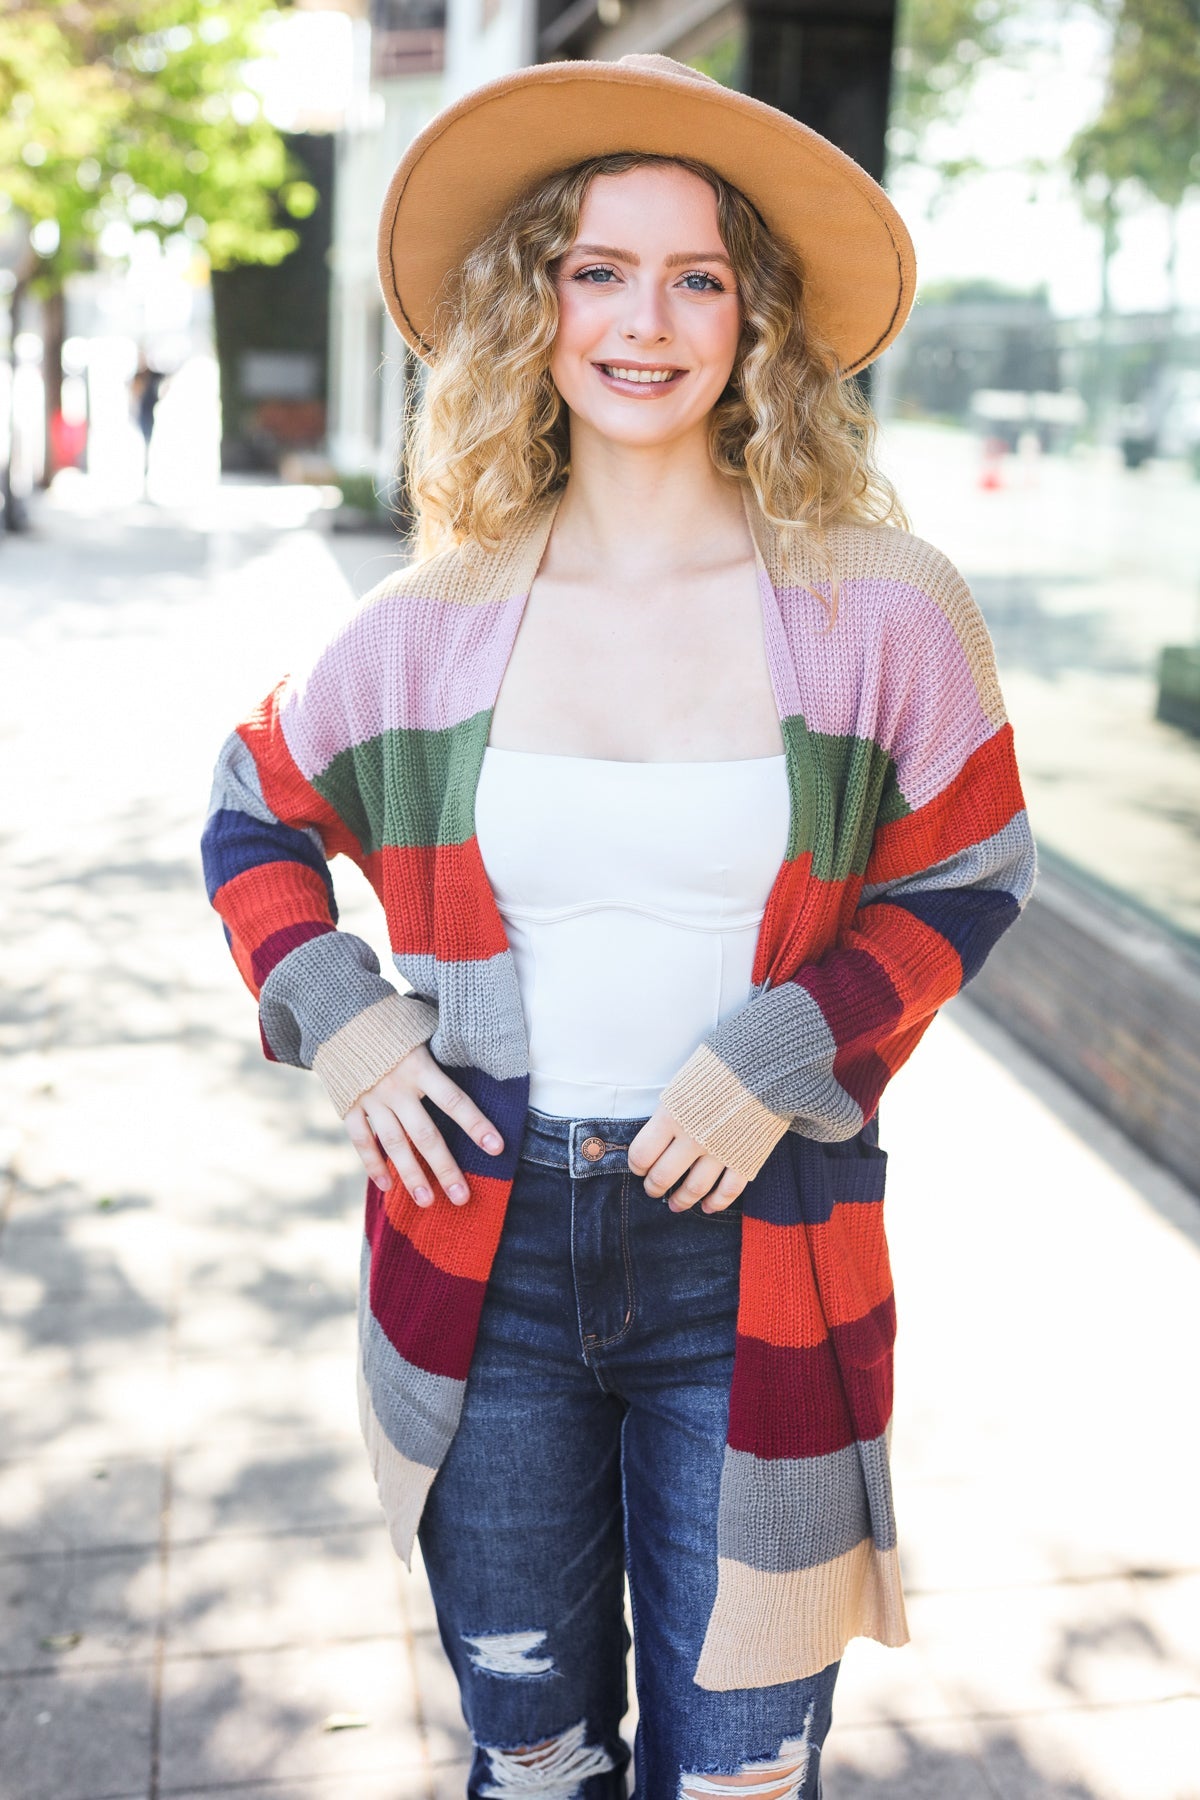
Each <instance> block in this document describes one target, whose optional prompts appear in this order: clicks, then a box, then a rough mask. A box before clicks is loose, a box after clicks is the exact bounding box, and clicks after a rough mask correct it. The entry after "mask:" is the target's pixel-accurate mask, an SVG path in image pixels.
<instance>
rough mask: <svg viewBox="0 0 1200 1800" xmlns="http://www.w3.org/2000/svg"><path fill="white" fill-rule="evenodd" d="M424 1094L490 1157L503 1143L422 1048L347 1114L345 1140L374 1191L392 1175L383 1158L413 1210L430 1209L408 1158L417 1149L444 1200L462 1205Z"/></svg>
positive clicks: (458, 1178)
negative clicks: (414, 1206)
mask: <svg viewBox="0 0 1200 1800" xmlns="http://www.w3.org/2000/svg"><path fill="white" fill-rule="evenodd" d="M423 1094H427V1095H428V1096H429V1098H430V1099H431V1100H432V1101H433V1102H434V1104H435V1105H436V1106H440V1107H441V1109H442V1111H443V1112H444V1113H449V1115H450V1117H451V1118H452V1119H454V1120H455V1121H456V1123H457V1124H459V1125H461V1126H462V1128H463V1130H464V1131H465V1132H466V1133H467V1135H468V1136H469V1137H472V1138H474V1140H475V1142H476V1143H477V1144H478V1145H480V1147H481V1148H482V1149H484V1150H486V1151H488V1152H489V1153H490V1154H491V1155H492V1156H495V1155H496V1154H497V1153H498V1152H499V1151H500V1150H503V1148H504V1140H503V1139H502V1138H501V1136H500V1133H499V1132H498V1131H497V1130H496V1127H495V1126H494V1125H493V1124H492V1122H491V1120H490V1119H486V1118H484V1116H483V1114H482V1113H481V1112H480V1110H479V1108H478V1107H477V1106H476V1104H475V1102H474V1101H473V1100H472V1099H471V1097H470V1095H469V1094H466V1093H464V1092H463V1090H462V1088H460V1087H459V1086H458V1084H457V1083H456V1082H453V1081H451V1079H450V1077H449V1076H448V1075H447V1074H446V1071H445V1070H444V1069H443V1068H442V1066H441V1064H440V1063H439V1062H437V1061H436V1060H435V1059H434V1057H433V1056H431V1055H430V1052H429V1050H428V1049H427V1047H426V1046H425V1045H424V1044H418V1045H417V1047H416V1049H415V1050H410V1051H409V1053H408V1055H407V1056H406V1057H405V1058H404V1060H403V1062H398V1063H397V1064H396V1067H395V1068H394V1069H390V1070H389V1071H388V1073H387V1074H386V1075H385V1076H384V1077H383V1079H382V1080H381V1081H377V1082H376V1083H375V1086H374V1087H373V1088H368V1089H367V1091H366V1093H365V1094H364V1095H363V1096H362V1098H361V1099H360V1100H358V1101H357V1102H356V1103H355V1104H354V1105H353V1106H352V1107H351V1108H350V1111H349V1112H348V1113H347V1114H346V1117H345V1121H344V1123H345V1126H346V1130H347V1131H348V1132H349V1133H350V1141H351V1143H352V1144H353V1145H354V1148H355V1149H356V1150H357V1151H358V1154H359V1156H360V1157H361V1158H362V1164H363V1167H364V1168H365V1169H366V1171H367V1174H368V1175H369V1176H370V1177H371V1180H372V1181H373V1182H374V1183H375V1186H376V1187H377V1188H389V1187H391V1185H392V1177H391V1175H390V1173H389V1171H388V1166H387V1162H386V1160H385V1158H386V1157H389V1156H390V1157H391V1159H392V1164H393V1166H394V1168H395V1170H396V1173H397V1175H398V1176H399V1177H400V1180H401V1181H402V1182H403V1183H404V1185H405V1187H406V1188H407V1189H408V1191H409V1193H410V1194H411V1195H412V1197H413V1199H414V1200H415V1201H416V1203H417V1205H418V1206H432V1205H433V1201H434V1196H433V1194H432V1193H431V1192H430V1189H429V1178H428V1176H427V1175H426V1174H425V1171H424V1170H423V1169H422V1167H421V1165H420V1163H419V1162H418V1161H417V1159H416V1157H415V1156H414V1155H413V1151H414V1150H419V1151H420V1153H421V1155H422V1156H423V1157H424V1158H425V1161H426V1162H427V1163H428V1165H429V1167H430V1168H431V1169H432V1170H433V1173H434V1175H435V1176H436V1177H437V1179H438V1181H439V1182H440V1183H441V1186H442V1189H443V1190H444V1192H445V1194H446V1196H447V1198H448V1199H450V1200H452V1201H453V1202H454V1204H455V1205H456V1206H461V1205H462V1204H463V1202H464V1200H467V1199H468V1198H469V1194H468V1190H467V1184H466V1182H465V1181H464V1180H463V1175H462V1170H461V1169H460V1168H459V1167H458V1165H457V1163H456V1162H455V1160H454V1158H453V1157H452V1156H451V1154H450V1152H449V1150H448V1149H447V1148H446V1142H445V1139H444V1138H443V1137H442V1134H441V1132H440V1131H439V1130H438V1128H437V1126H436V1125H435V1124H434V1122H433V1120H432V1119H431V1118H430V1116H429V1113H428V1111H427V1110H426V1108H425V1107H423V1106H422V1105H421V1097H422V1095H423Z"/></svg>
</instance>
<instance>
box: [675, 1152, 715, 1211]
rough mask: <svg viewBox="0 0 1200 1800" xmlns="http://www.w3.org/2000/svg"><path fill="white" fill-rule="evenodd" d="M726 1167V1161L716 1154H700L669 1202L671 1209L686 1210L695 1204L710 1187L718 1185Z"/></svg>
mask: <svg viewBox="0 0 1200 1800" xmlns="http://www.w3.org/2000/svg"><path fill="white" fill-rule="evenodd" d="M724 1167H725V1165H724V1163H722V1162H718V1161H717V1158H716V1157H715V1156H698V1157H697V1158H696V1160H695V1162H694V1163H693V1164H692V1166H691V1168H690V1169H689V1170H688V1172H687V1175H686V1176H685V1177H684V1180H683V1184H682V1186H680V1187H678V1188H676V1190H675V1192H674V1193H673V1194H672V1195H671V1198H670V1199H669V1200H668V1202H667V1205H668V1206H669V1207H670V1209H671V1211H672V1212H686V1211H687V1209H688V1208H689V1207H690V1206H695V1204H696V1202H697V1201H698V1200H702V1199H703V1198H704V1196H705V1194H707V1193H708V1191H709V1189H710V1188H713V1187H715V1186H716V1184H717V1182H718V1180H719V1179H720V1176H721V1172H722V1170H723V1169H724Z"/></svg>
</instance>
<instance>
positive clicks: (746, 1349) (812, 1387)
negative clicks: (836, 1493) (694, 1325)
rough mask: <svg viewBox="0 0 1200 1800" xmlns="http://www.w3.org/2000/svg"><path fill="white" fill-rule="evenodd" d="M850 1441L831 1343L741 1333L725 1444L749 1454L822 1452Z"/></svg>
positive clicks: (842, 1448) (730, 1395)
mask: <svg viewBox="0 0 1200 1800" xmlns="http://www.w3.org/2000/svg"><path fill="white" fill-rule="evenodd" d="M853 1442H854V1427H853V1425H852V1424H851V1422H850V1413H849V1409H848V1408H847V1406H846V1396H845V1393H844V1391H843V1389H842V1381H841V1376H840V1374H839V1372H838V1366H837V1361H836V1358H835V1357H834V1353H833V1345H832V1344H831V1343H830V1341H829V1339H828V1338H826V1339H824V1340H823V1342H821V1343H819V1344H808V1345H805V1346H804V1347H803V1348H801V1349H788V1348H784V1347H781V1346H779V1345H777V1344H766V1343H764V1342H763V1340H762V1339H761V1338H753V1337H743V1336H742V1335H741V1334H740V1333H739V1335H738V1340H737V1350H736V1353H735V1356H734V1364H733V1384H732V1387H731V1388H730V1393H729V1447H730V1449H731V1450H748V1451H750V1452H751V1454H752V1455H754V1456H765V1457H797V1456H827V1455H828V1454H829V1453H830V1451H833V1450H844V1449H845V1448H846V1445H847V1444H852V1443H853Z"/></svg>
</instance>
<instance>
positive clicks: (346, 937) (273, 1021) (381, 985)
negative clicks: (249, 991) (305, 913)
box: [258, 931, 396, 1069]
mask: <svg viewBox="0 0 1200 1800" xmlns="http://www.w3.org/2000/svg"><path fill="white" fill-rule="evenodd" d="M395 992H396V990H395V988H394V987H393V986H392V984H391V982H390V981H385V980H384V979H383V977H382V976H381V975H380V973H379V958H378V957H377V956H376V954H375V952H374V951H373V950H372V948H371V946H370V944H368V943H366V942H365V941H364V939H362V938H360V937H355V935H354V933H353V932H351V931H327V932H325V933H324V934H323V936H321V937H316V938H310V939H309V941H308V943H307V944H301V945H299V947H298V948H297V949H295V950H289V951H288V953H287V955H286V956H285V957H283V958H282V959H281V961H279V962H277V963H276V964H275V967H274V968H273V969H272V970H271V973H270V974H269V975H268V976H267V979H266V980H265V981H264V982H263V985H262V992H261V994H260V995H259V1000H258V1011H259V1017H260V1018H261V1020H262V1028H263V1032H264V1033H265V1035H266V1040H267V1042H268V1044H270V1046H271V1052H272V1054H273V1055H274V1056H275V1057H277V1058H278V1060H279V1061H280V1062H284V1063H293V1064H295V1065H296V1066H297V1067H299V1068H301V1069H311V1068H312V1066H313V1058H314V1057H315V1056H316V1054H317V1051H318V1050H319V1049H320V1048H321V1045H322V1044H324V1043H326V1042H327V1041H328V1040H329V1039H330V1038H331V1037H332V1036H333V1034H334V1032H335V1031H340V1030H341V1029H342V1026H343V1025H347V1024H349V1022H350V1020H351V1019H353V1018H356V1017H357V1016H358V1014H359V1013H360V1012H365V1010H366V1008H367V1007H368V1006H374V1005H375V1004H376V1002H377V1001H379V1000H383V999H385V998H386V997H387V995H389V994H394V993H395Z"/></svg>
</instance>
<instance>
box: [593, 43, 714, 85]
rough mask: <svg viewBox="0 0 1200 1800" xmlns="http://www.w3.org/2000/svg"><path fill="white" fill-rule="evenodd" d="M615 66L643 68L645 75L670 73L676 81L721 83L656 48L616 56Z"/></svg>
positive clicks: (620, 67)
mask: <svg viewBox="0 0 1200 1800" xmlns="http://www.w3.org/2000/svg"><path fill="white" fill-rule="evenodd" d="M617 67H618V68H619V69H643V70H645V72H646V74H647V75H672V76H674V77H675V79H676V80H677V81H706V82H708V84H709V86H710V87H720V85H721V84H720V82H719V81H714V80H713V77H712V76H711V75H706V74H705V73H704V71H703V70H702V69H691V68H689V67H688V65H687V63H681V62H676V61H675V58H674V57H673V56H663V55H661V54H660V52H658V51H657V50H631V51H630V53H629V55H628V56H621V57H618V59H617Z"/></svg>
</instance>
